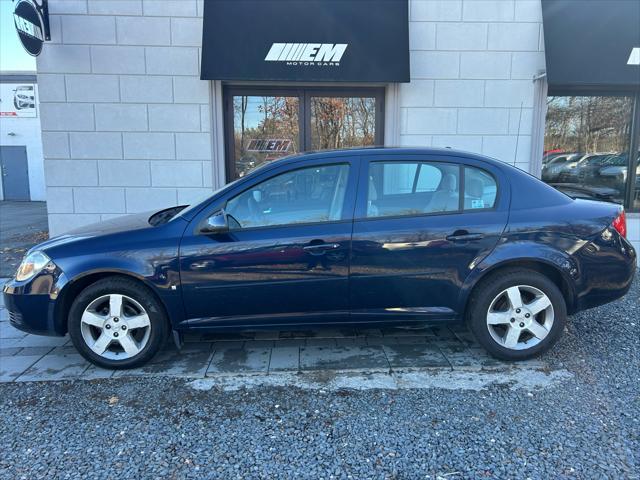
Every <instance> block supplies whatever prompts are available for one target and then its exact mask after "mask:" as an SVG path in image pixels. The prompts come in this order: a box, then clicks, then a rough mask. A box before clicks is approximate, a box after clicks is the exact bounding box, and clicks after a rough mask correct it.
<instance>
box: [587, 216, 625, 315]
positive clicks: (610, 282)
mask: <svg viewBox="0 0 640 480" xmlns="http://www.w3.org/2000/svg"><path fill="white" fill-rule="evenodd" d="M607 230H608V231H610V232H612V233H613V236H612V238H611V239H609V240H607V239H606V238H605V237H603V236H602V235H598V237H597V238H596V239H595V240H593V241H591V242H589V243H588V244H587V245H585V246H584V247H583V248H582V249H580V251H579V252H578V253H576V255H575V257H574V258H575V259H576V260H577V263H578V264H579V265H580V280H579V287H578V289H577V291H578V295H577V298H576V304H575V306H576V308H575V311H579V310H585V309H587V308H593V307H597V306H599V305H604V304H605V303H610V302H613V301H614V300H617V299H619V298H620V297H623V296H624V295H625V294H626V293H627V292H628V291H629V289H630V288H631V284H632V283H633V279H634V276H635V274H636V268H637V266H636V251H635V249H634V248H633V246H632V245H631V244H630V243H629V242H628V241H627V240H626V239H625V238H623V237H621V236H620V235H618V233H617V232H615V231H614V230H613V231H612V230H611V229H607Z"/></svg>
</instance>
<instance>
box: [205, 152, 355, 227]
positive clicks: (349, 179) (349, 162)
mask: <svg viewBox="0 0 640 480" xmlns="http://www.w3.org/2000/svg"><path fill="white" fill-rule="evenodd" d="M354 163H355V162H354V161H352V160H349V158H348V157H347V158H344V159H338V158H336V159H335V161H329V162H319V163H317V164H315V163H309V164H302V165H298V166H296V164H293V165H290V166H292V167H293V168H285V169H283V170H280V169H279V171H277V172H274V173H273V175H271V176H268V177H265V178H262V179H260V180H258V181H257V182H251V185H249V186H247V187H246V188H244V189H242V190H240V191H239V192H236V193H233V195H231V196H230V197H228V198H225V199H224V202H223V204H222V205H221V206H220V207H218V208H217V209H215V210H213V211H211V212H209V213H208V214H207V215H206V216H205V221H206V219H207V218H209V217H210V216H211V215H213V214H214V213H215V212H217V211H219V210H225V211H226V209H227V204H228V203H229V201H231V200H233V199H234V198H236V197H238V196H240V195H242V194H243V193H245V192H248V191H249V190H251V189H252V188H254V187H256V186H258V185H260V184H262V183H264V182H266V181H269V180H271V179H272V178H276V177H278V176H280V175H285V174H287V173H292V172H296V171H298V170H305V169H309V168H321V167H329V166H336V165H337V166H340V165H346V166H347V167H348V175H347V188H346V190H345V195H344V204H343V206H342V212H341V214H340V216H341V218H340V219H338V220H328V221H319V222H300V223H283V224H279V225H259V226H253V227H246V228H242V227H240V228H229V233H233V232H247V231H252V230H264V229H269V228H288V227H301V226H311V225H328V224H337V223H344V222H352V221H353V212H352V213H351V217H349V211H352V210H353V209H352V208H351V207H350V204H349V186H350V184H351V183H352V180H353V178H354V177H353V176H354V175H356V177H355V178H356V179H357V174H358V171H357V170H358V166H357V165H354ZM354 169H355V173H354ZM354 181H357V180H354ZM353 200H354V201H355V199H353Z"/></svg>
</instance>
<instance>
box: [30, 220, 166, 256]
mask: <svg viewBox="0 0 640 480" xmlns="http://www.w3.org/2000/svg"><path fill="white" fill-rule="evenodd" d="M154 213H156V211H150V212H144V213H137V214H134V215H125V216H122V217H117V218H112V219H110V220H105V221H103V222H98V223H92V224H90V225H86V226H83V227H80V228H76V229H74V230H71V231H69V232H67V233H65V234H64V235H60V236H57V237H53V238H51V239H49V240H47V241H45V242H43V243H40V244H39V245H36V246H35V247H33V248H32V250H47V249H49V248H53V247H57V246H60V245H65V244H67V243H71V242H75V241H78V240H85V239H88V238H94V237H99V236H105V235H111V234H114V233H120V232H130V231H134V230H142V229H147V228H154V227H153V226H152V225H151V224H150V223H149V217H151V216H152V215H153V214H154Z"/></svg>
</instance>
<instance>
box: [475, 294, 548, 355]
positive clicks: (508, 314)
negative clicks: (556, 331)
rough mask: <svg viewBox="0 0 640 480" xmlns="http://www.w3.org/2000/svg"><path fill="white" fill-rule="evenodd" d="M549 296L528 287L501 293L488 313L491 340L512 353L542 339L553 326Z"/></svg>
mask: <svg viewBox="0 0 640 480" xmlns="http://www.w3.org/2000/svg"><path fill="white" fill-rule="evenodd" d="M553 320H554V311H553V304H552V303H551V300H550V299H549V297H548V296H547V295H546V294H545V293H544V292H542V290H540V289H538V288H535V287H532V286H529V285H516V286H513V287H509V288H507V289H506V290H503V291H502V292H500V293H499V294H498V295H497V296H496V297H495V298H494V299H493V301H492V302H491V305H490V306H489V310H488V312H487V328H488V329H489V333H490V334H491V337H492V338H493V340H494V341H496V342H497V343H498V344H499V345H501V346H503V347H505V348H508V349H511V350H525V349H528V348H532V347H534V346H535V345H537V344H539V343H540V342H541V341H542V340H544V339H545V338H546V337H547V335H549V332H550V331H551V327H552V326H553Z"/></svg>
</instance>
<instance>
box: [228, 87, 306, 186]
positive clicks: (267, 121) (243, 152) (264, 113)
mask: <svg viewBox="0 0 640 480" xmlns="http://www.w3.org/2000/svg"><path fill="white" fill-rule="evenodd" d="M233 117H234V122H233V123H234V146H235V153H236V155H235V157H236V171H237V174H238V175H239V176H243V175H244V174H245V173H246V172H247V171H248V170H250V169H252V168H254V167H256V166H258V165H260V164H262V163H264V162H265V161H268V160H272V159H273V158H275V157H278V156H282V155H283V154H285V153H287V154H288V153H293V152H297V151H298V147H297V144H298V97H277V96H262V97H257V96H234V97H233ZM254 139H261V140H265V139H287V140H291V141H292V144H291V147H290V149H289V151H288V152H248V151H247V146H248V145H249V142H250V141H251V140H254Z"/></svg>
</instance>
